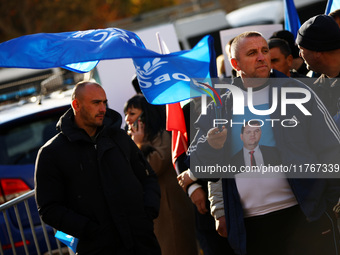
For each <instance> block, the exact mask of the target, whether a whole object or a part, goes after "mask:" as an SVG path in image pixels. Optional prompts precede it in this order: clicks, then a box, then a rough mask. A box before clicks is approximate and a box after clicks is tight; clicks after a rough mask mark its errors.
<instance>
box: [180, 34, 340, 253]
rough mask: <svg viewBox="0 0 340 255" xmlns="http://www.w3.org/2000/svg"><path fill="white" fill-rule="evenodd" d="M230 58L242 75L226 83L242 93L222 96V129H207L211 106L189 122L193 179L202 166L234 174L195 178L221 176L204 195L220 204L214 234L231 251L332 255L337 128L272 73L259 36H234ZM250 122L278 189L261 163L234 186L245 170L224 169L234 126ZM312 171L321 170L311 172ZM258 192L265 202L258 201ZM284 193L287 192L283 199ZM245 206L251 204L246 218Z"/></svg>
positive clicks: (293, 85) (305, 93)
mask: <svg viewBox="0 0 340 255" xmlns="http://www.w3.org/2000/svg"><path fill="white" fill-rule="evenodd" d="M231 53H232V59H231V63H232V65H233V67H234V68H235V69H236V70H237V71H238V72H239V73H240V75H241V77H240V78H237V79H235V81H234V84H233V85H234V86H235V87H237V89H236V90H237V91H239V90H241V91H242V93H241V96H240V94H237V93H234V92H235V90H234V91H233V92H232V91H230V90H229V91H227V93H226V94H224V95H223V96H222V101H223V105H222V107H221V109H222V113H221V114H222V119H223V120H224V121H225V122H224V123H225V125H224V126H223V127H222V128H219V127H214V125H213V123H216V119H215V118H216V113H215V112H216V110H218V108H216V107H215V105H214V104H213V103H211V104H209V105H208V107H207V114H206V115H203V114H202V115H201V116H200V117H199V119H198V121H197V123H196V125H197V128H198V133H197V134H196V137H195V140H194V142H193V143H192V144H191V146H190V148H189V153H190V168H191V171H192V173H193V174H194V175H197V176H198V177H202V176H203V175H202V173H199V172H198V171H199V170H202V169H215V170H216V169H217V170H218V169H220V170H221V169H222V170H228V169H232V170H233V171H232V172H231V171H230V172H229V173H228V172H226V171H223V172H220V173H217V171H215V172H213V171H210V172H206V173H205V177H204V176H203V177H202V178H210V179H211V178H215V179H218V178H221V177H222V181H221V182H217V183H216V185H217V187H213V189H211V194H210V196H211V201H212V202H213V204H215V205H219V206H220V207H218V208H215V213H216V214H215V215H214V216H215V219H216V227H217V230H218V232H219V233H220V234H221V235H223V236H225V237H227V238H228V241H229V243H230V245H231V246H232V247H233V249H234V251H235V252H236V253H237V254H248V255H250V254H261V255H264V254H268V255H269V254H271V255H272V254H282V255H283V254H285V255H287V254H337V253H336V252H337V250H338V249H339V247H338V246H339V236H338V235H339V232H338V230H337V228H336V220H335V214H334V212H333V211H332V209H333V207H334V206H335V204H336V203H337V202H338V200H339V196H340V185H339V179H337V178H336V174H334V172H337V173H338V171H339V164H340V159H339V156H338V155H339V153H340V135H339V130H338V128H337V127H336V125H335V123H334V121H333V119H332V118H331V116H330V115H329V113H328V112H327V110H326V109H325V107H324V105H323V104H322V103H321V102H320V100H319V99H318V98H317V96H315V95H314V94H313V93H312V92H311V91H310V90H309V89H308V88H307V87H306V86H305V85H304V84H302V83H300V82H298V81H296V80H293V79H290V78H288V77H286V76H284V75H283V74H282V73H279V72H276V71H273V72H271V65H270V54H269V48H268V45H267V42H266V40H265V39H264V38H263V36H262V35H261V34H260V33H258V32H245V33H242V34H241V35H239V36H237V37H236V38H235V40H234V41H233V43H232V46H231ZM230 86H232V85H229V87H230ZM230 88H231V87H230ZM242 96H243V98H244V99H245V100H244V103H243V102H242V103H243V106H244V109H243V114H240V113H239V109H236V107H235V106H236V105H237V104H238V103H240V101H243V99H242V98H239V97H242ZM247 98H248V100H246V99H247ZM255 119H256V120H257V121H259V122H260V124H261V130H262V137H261V144H263V145H265V146H272V147H276V148H277V150H278V151H279V154H280V158H281V162H282V165H281V167H280V168H275V169H276V170H277V169H278V171H280V169H281V170H282V172H280V175H282V173H283V176H285V177H284V178H280V179H275V182H276V183H277V182H281V183H280V185H272V183H273V178H274V177H272V176H271V175H269V176H268V175H267V173H266V172H265V171H264V169H267V168H265V166H258V167H257V169H259V171H260V172H261V171H262V172H261V173H262V177H261V178H257V177H256V178H253V179H252V181H251V182H249V179H247V178H244V179H242V178H238V179H237V182H236V181H235V178H236V176H237V175H238V174H242V173H244V171H245V169H246V168H245V167H244V166H240V167H233V166H230V164H231V163H232V161H231V159H232V157H233V156H234V155H235V154H236V153H237V152H238V151H240V149H241V148H242V146H243V144H242V141H241V140H240V135H239V130H240V129H239V128H240V126H241V125H243V126H246V125H247V124H248V125H250V124H251V122H249V121H248V120H255ZM246 120H247V123H245V122H246ZM212 166H214V168H212ZM227 166H229V168H228V167H227ZM315 166H323V168H322V169H321V170H320V169H319V171H317V170H316V169H315ZM203 167H205V168H203ZM209 167H210V168H209ZM273 169H274V168H273ZM267 170H268V169H267ZM197 176H196V177H197ZM187 177H188V173H184V174H182V175H181V176H179V183H180V184H181V185H182V187H185V186H186V185H187V184H188V183H187V181H186V180H187ZM263 178H267V179H265V181H263ZM275 178H276V177H275ZM260 180H261V181H260ZM246 182H247V183H246ZM219 183H220V185H219ZM259 183H261V186H259ZM283 184H285V185H283ZM286 184H287V185H286ZM212 185H214V184H212ZM222 187H223V189H222ZM282 187H284V188H282ZM240 189H242V190H240ZM268 189H270V192H268ZM261 190H266V194H270V197H265V198H261V199H262V200H261V201H258V198H259V193H258V192H261ZM240 191H242V192H240ZM242 194H247V197H243V196H242ZM287 194H291V195H292V196H291V198H290V199H287ZM221 201H222V202H221ZM263 201H264V203H262V206H261V208H259V207H258V206H257V205H258V204H259V203H260V202H263ZM245 202H246V203H247V205H250V206H249V207H248V208H247V212H246V213H245V211H244V203H245Z"/></svg>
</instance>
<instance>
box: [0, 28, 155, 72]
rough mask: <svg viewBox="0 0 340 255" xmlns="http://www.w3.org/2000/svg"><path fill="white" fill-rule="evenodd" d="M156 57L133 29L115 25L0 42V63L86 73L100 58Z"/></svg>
mask: <svg viewBox="0 0 340 255" xmlns="http://www.w3.org/2000/svg"><path fill="white" fill-rule="evenodd" d="M147 55H150V56H156V55H157V54H155V52H153V51H150V50H147V49H145V47H144V44H143V42H142V41H141V39H140V38H139V37H138V36H137V35H136V34H135V33H133V32H130V31H126V30H123V29H117V28H107V29H96V30H86V31H75V32H65V33H40V34H32V35H26V36H21V37H18V38H15V39H12V40H9V41H7V42H3V43H1V44H0V66H1V67H16V68H33V69H46V68H53V67H63V68H66V69H69V70H71V71H75V72H88V71H90V70H92V69H93V68H94V67H95V66H96V65H97V64H98V62H99V61H100V60H103V59H119V58H131V57H140V56H147Z"/></svg>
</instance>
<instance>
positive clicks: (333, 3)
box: [325, 0, 340, 15]
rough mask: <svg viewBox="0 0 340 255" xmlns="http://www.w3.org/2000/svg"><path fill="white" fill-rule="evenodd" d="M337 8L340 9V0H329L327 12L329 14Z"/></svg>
mask: <svg viewBox="0 0 340 255" xmlns="http://www.w3.org/2000/svg"><path fill="white" fill-rule="evenodd" d="M337 9H340V1H339V0H328V2H327V6H326V11H325V14H326V15H328V14H330V13H331V12H333V11H335V10H337Z"/></svg>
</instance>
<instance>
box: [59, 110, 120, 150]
mask: <svg viewBox="0 0 340 255" xmlns="http://www.w3.org/2000/svg"><path fill="white" fill-rule="evenodd" d="M121 124H122V117H121V116H120V114H119V113H118V112H116V111H114V110H112V109H107V111H106V114H105V118H104V121H103V125H102V126H101V127H100V128H99V132H100V133H102V132H103V131H104V130H106V129H112V130H118V129H120V126H121ZM57 129H58V130H59V131H61V132H62V133H63V134H64V135H65V136H66V137H67V138H68V139H69V140H70V141H71V142H74V141H79V140H82V141H86V142H90V143H93V141H92V139H91V137H90V136H89V135H88V134H87V133H86V132H85V130H84V129H82V128H79V127H77V125H76V124H75V122H74V114H73V110H72V108H70V109H68V110H67V111H66V112H65V113H64V115H63V116H61V117H60V119H59V121H58V123H57Z"/></svg>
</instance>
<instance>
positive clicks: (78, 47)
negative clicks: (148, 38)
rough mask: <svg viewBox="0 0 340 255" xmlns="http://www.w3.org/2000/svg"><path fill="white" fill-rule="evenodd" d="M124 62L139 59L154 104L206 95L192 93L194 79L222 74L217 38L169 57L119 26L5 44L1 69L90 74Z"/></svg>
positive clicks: (142, 80) (141, 76)
mask: <svg viewBox="0 0 340 255" xmlns="http://www.w3.org/2000/svg"><path fill="white" fill-rule="evenodd" d="M119 58H132V59H133V61H134V65H135V68H136V72H137V78H138V80H139V84H140V86H141V90H142V92H143V93H144V95H145V97H146V99H147V100H148V102H149V103H151V104H168V103H174V102H180V101H183V100H185V99H188V98H190V97H192V96H200V95H201V94H202V91H200V90H197V91H196V89H195V88H194V89H192V90H190V79H192V78H209V77H210V70H214V69H215V70H216V59H215V51H214V46H213V38H212V37H211V36H206V37H204V38H203V39H202V40H201V41H200V42H199V43H198V44H197V45H196V46H195V47H194V48H193V49H192V50H189V51H179V52H174V53H169V54H164V55H163V54H159V53H157V52H154V51H152V50H148V49H146V48H145V46H144V44H143V42H142V40H141V39H140V38H139V37H138V36H137V35H136V34H135V33H133V32H130V31H126V30H123V29H118V28H107V29H93V30H86V31H76V32H65V33H39V34H32V35H26V36H21V37H18V38H15V39H12V40H9V41H7V42H3V43H1V44H0V67H9V68H10V67H16V68H32V69H47V68H54V67H62V68H66V69H69V70H71V71H74V72H79V73H84V72H89V71H90V70H92V69H93V68H94V67H95V66H96V65H97V64H98V62H99V61H100V60H105V59H119ZM190 92H192V93H190Z"/></svg>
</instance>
